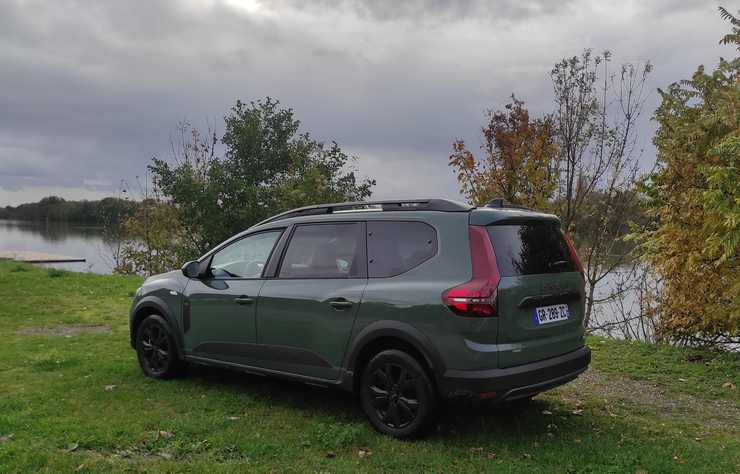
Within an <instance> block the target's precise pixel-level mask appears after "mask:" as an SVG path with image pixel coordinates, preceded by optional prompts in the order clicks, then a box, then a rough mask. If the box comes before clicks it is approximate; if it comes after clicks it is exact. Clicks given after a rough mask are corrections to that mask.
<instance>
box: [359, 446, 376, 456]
mask: <svg viewBox="0 0 740 474" xmlns="http://www.w3.org/2000/svg"><path fill="white" fill-rule="evenodd" d="M371 454H373V452H372V451H370V448H360V449H358V450H357V455H358V456H360V457H361V458H364V457H367V456H370V455H371Z"/></svg>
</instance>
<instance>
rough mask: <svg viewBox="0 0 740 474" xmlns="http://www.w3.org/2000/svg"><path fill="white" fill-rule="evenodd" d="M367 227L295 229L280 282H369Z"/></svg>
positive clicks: (345, 225)
mask: <svg viewBox="0 0 740 474" xmlns="http://www.w3.org/2000/svg"><path fill="white" fill-rule="evenodd" d="M365 260H366V259H365V239H364V224H363V223H361V222H357V223H346V224H345V223H339V224H304V225H299V226H296V228H295V231H294V232H293V236H292V237H291V239H290V243H289V244H288V249H287V250H286V252H285V257H284V258H283V263H282V265H281V266H280V275H279V277H280V278H366V277H367V268H366V267H367V266H366V263H365Z"/></svg>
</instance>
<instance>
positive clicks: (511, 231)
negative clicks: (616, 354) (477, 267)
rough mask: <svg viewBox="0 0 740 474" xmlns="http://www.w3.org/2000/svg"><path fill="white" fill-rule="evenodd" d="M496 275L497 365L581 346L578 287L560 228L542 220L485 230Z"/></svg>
mask: <svg viewBox="0 0 740 474" xmlns="http://www.w3.org/2000/svg"><path fill="white" fill-rule="evenodd" d="M487 229H488V234H489V236H490V238H491V242H492V244H493V249H494V253H495V254H496V263H497V266H498V269H499V272H500V274H501V281H500V283H499V286H498V306H499V326H498V337H497V340H498V345H499V350H500V352H499V359H498V360H499V367H501V368H505V367H511V366H515V365H520V364H526V363H529V362H535V361H538V360H542V359H546V358H549V357H554V356H557V355H560V354H564V353H566V352H570V351H572V350H575V349H578V348H579V347H581V346H582V345H583V343H584V342H583V334H584V331H583V314H584V291H583V288H584V283H583V277H582V276H581V274H580V273H579V272H578V271H577V268H576V263H575V262H574V261H573V260H572V258H571V256H570V252H569V250H568V245H567V243H566V242H565V239H564V236H563V234H562V232H561V231H560V226H559V225H558V224H556V223H553V222H548V221H536V220H532V221H519V222H502V223H498V224H493V225H489V226H487Z"/></svg>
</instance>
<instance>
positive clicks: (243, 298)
mask: <svg viewBox="0 0 740 474" xmlns="http://www.w3.org/2000/svg"><path fill="white" fill-rule="evenodd" d="M252 302H254V299H252V298H250V297H249V296H247V295H241V296H237V297H236V298H234V303H236V304H251V303H252Z"/></svg>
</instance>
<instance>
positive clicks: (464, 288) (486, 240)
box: [442, 225, 501, 318]
mask: <svg viewBox="0 0 740 474" xmlns="http://www.w3.org/2000/svg"><path fill="white" fill-rule="evenodd" d="M468 229H469V238H470V258H471V260H472V263H473V278H471V279H470V281H467V282H465V283H463V284H462V285H458V286H455V287H453V288H450V289H448V290H446V291H445V292H444V293H442V302H443V303H444V304H445V305H446V306H447V307H448V308H450V310H452V312H453V313H455V314H457V315H459V316H467V317H479V318H488V317H493V316H497V312H496V289H497V288H498V283H499V281H500V280H501V276H500V274H499V271H498V266H496V254H495V253H494V252H493V245H492V244H491V238H490V237H489V236H488V231H487V230H486V228H485V227H484V226H476V225H471V226H469V227H468Z"/></svg>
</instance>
